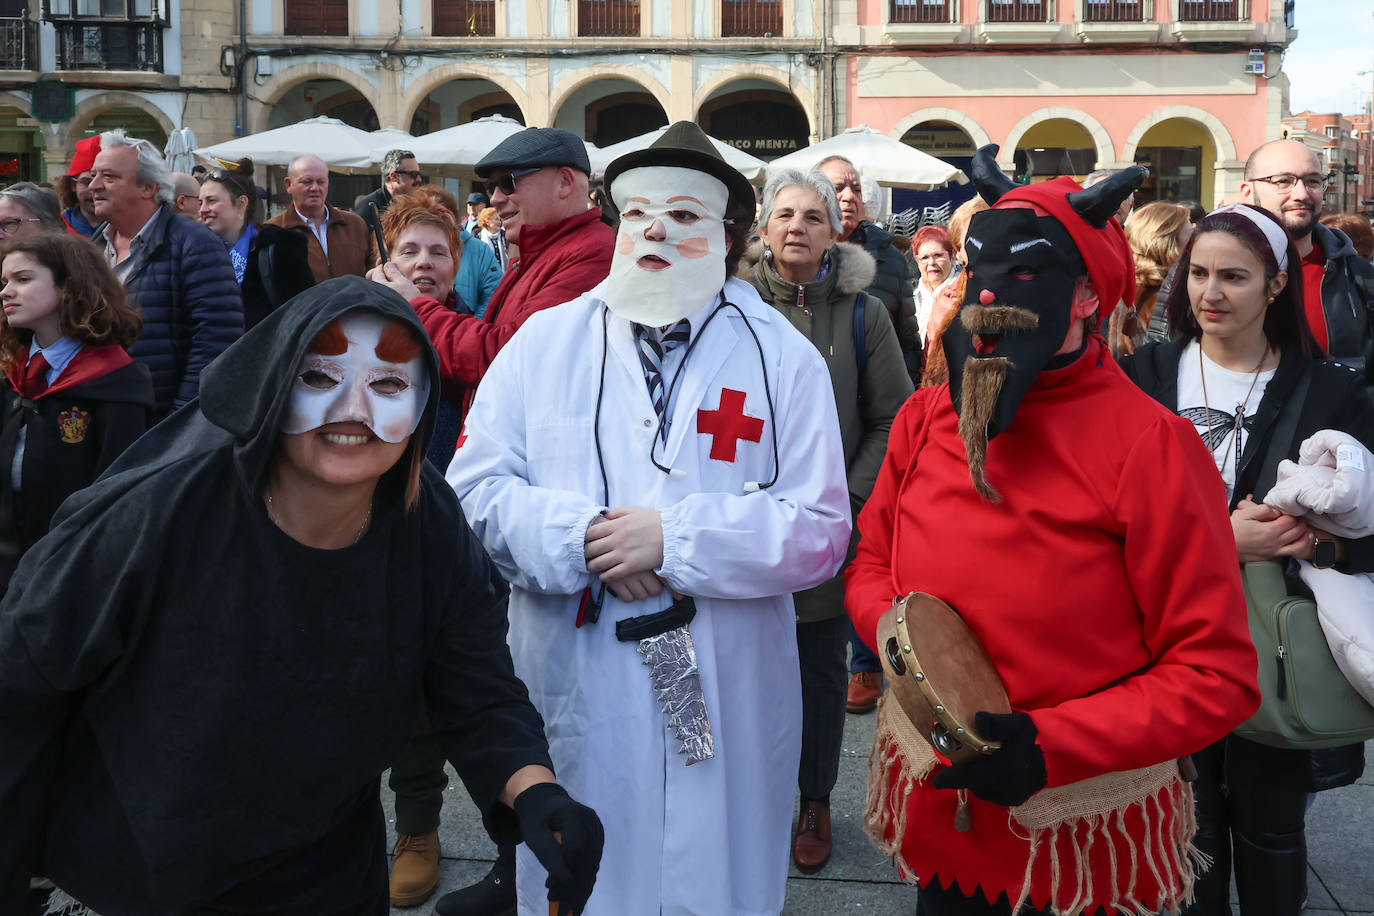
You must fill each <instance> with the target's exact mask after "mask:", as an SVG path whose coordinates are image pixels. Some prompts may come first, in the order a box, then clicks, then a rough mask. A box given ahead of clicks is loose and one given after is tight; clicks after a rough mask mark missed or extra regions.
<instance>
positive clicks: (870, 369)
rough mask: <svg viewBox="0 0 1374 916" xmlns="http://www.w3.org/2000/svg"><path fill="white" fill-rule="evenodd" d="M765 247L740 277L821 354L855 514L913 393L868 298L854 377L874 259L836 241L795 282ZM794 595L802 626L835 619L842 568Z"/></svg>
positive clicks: (755, 250) (749, 256)
mask: <svg viewBox="0 0 1374 916" xmlns="http://www.w3.org/2000/svg"><path fill="white" fill-rule="evenodd" d="M763 251H764V249H763V245H762V243H757V244H755V245H754V246H752V247H751V248H750V249H749V251H748V252H747V253H746V254H745V256H744V258H743V259H742V261H741V263H740V275H741V276H742V277H743V279H745V280H747V281H748V282H749V283H750V284H751V285H752V286H753V287H754V288H755V289H757V290H758V291H759V296H760V297H762V299H763V301H764V302H767V303H768V304H769V305H771V306H773V307H774V308H775V309H777V310H778V311H780V312H782V313H783V314H784V315H786V316H787V320H788V321H790V322H791V323H792V326H793V327H795V328H796V329H797V330H799V331H801V332H802V333H803V334H805V335H806V338H807V339H808V340H810V341H811V342H812V343H813V344H815V345H816V349H818V350H820V352H821V356H822V357H823V358H824V359H825V365H826V368H827V369H829V370H830V382H831V387H832V388H833V390H834V393H835V407H836V408H837V410H838V412H839V417H840V438H841V441H842V443H843V446H844V463H845V471H846V475H847V478H848V482H849V502H850V508H851V510H852V511H853V513H854V515H855V516H856V517H857V516H858V514H859V510H860V509H861V508H863V504H864V500H866V499H868V494H869V493H871V492H872V491H873V483H874V481H875V480H876V479H877V477H878V468H879V466H880V465H882V463H883V453H884V452H885V451H886V450H887V431H888V429H890V428H891V426H892V418H893V417H895V416H896V415H897V411H898V409H900V408H901V406H902V403H903V402H904V401H905V400H906V399H907V397H908V396H910V394H911V390H912V389H911V378H910V376H908V375H907V371H906V364H905V362H904V361H903V359H902V350H901V347H900V346H899V345H898V343H897V335H896V332H894V331H893V329H892V322H891V321H890V320H889V319H888V318H887V312H886V308H885V307H884V306H883V304H882V302H881V300H878V299H875V298H873V297H872V296H871V295H870V296H869V297H868V301H867V304H866V305H865V307H864V316H863V317H864V349H865V350H866V351H867V365H866V367H865V369H864V373H863V376H862V377H860V375H859V363H858V357H857V354H856V352H855V347H854V343H855V341H854V302H855V299H856V298H857V296H858V293H859V292H860V291H862V290H863V289H865V288H866V287H868V286H870V285H871V284H872V283H873V277H874V273H875V270H876V265H875V262H874V260H873V256H872V255H870V254H869V253H868V252H866V251H864V250H863V249H862V248H860V247H859V246H858V245H852V244H850V243H848V242H839V243H837V244H836V245H835V246H834V247H833V248H831V249H830V269H829V270H828V271H827V272H826V274H825V276H823V277H821V278H820V279H819V280H813V281H811V282H810V283H802V284H796V283H789V282H788V281H786V280H784V279H783V278H782V277H780V276H778V274H777V271H775V270H774V269H773V267H772V264H771V263H770V262H769V261H768V260H766V259H765V258H764V256H763ZM852 552H853V545H852V544H851V555H852ZM793 600H794V601H795V603H796V607H797V619H798V620H799V621H801V622H802V623H813V622H815V621H818V620H825V619H827V618H830V617H837V616H839V615H840V614H842V613H844V577H843V573H841V574H840V575H837V576H836V577H835V578H833V579H831V580H829V581H828V582H823V583H822V584H820V585H818V586H816V587H815V588H812V589H809V590H807V591H805V592H799V593H797V594H796V595H794V596H793Z"/></svg>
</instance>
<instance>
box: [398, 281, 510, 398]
mask: <svg viewBox="0 0 1374 916" xmlns="http://www.w3.org/2000/svg"><path fill="white" fill-rule="evenodd" d="M410 304H411V305H412V306H413V307H414V308H415V314H417V315H419V316H420V323H421V324H423V325H424V326H425V331H426V333H428V334H429V339H430V340H431V341H433V342H434V349H435V350H437V351H438V353H439V372H440V374H441V375H442V376H443V379H444V382H445V383H447V384H456V385H465V386H469V387H470V386H473V385H476V384H477V383H478V382H480V381H481V380H482V374H483V373H485V372H486V371H487V367H488V366H490V365H491V361H492V360H493V359H495V358H496V354H497V353H498V352H500V350H501V348H502V347H504V346H505V345H506V341H508V340H510V339H511V335H513V334H514V333H515V332H516V331H517V330H519V328H520V324H519V323H506V322H502V323H500V324H487V323H486V322H485V321H482V320H480V319H478V318H474V317H473V316H472V315H465V314H461V313H459V312H455V311H452V310H450V309H446V308H444V307H443V305H442V304H440V302H439V300H437V299H432V298H430V297H429V296H417V297H416V298H414V299H412V300H410ZM521 320H522V321H523V316H522V318H521Z"/></svg>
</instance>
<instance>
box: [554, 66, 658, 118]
mask: <svg viewBox="0 0 1374 916" xmlns="http://www.w3.org/2000/svg"><path fill="white" fill-rule="evenodd" d="M578 73H579V77H578V79H576V80H571V81H568V82H566V83H563V84H561V85H560V86H559V91H558V94H557V95H555V96H554V97H553V98H551V99H550V100H549V125H550V126H553V125H556V124H557V122H558V119H559V116H560V115H561V114H562V113H563V107H564V106H565V105H566V104H567V103H568V101H569V100H570V99H572V98H573V96H574V95H575V94H576V93H577V92H578V91H579V90H581V89H583V88H585V87H586V86H589V85H591V84H592V83H596V82H599V81H603V80H604V81H620V82H625V83H633V84H634V85H635V86H636V87H637V88H638V89H640V90H642V91H643V92H645V93H647V94H648V95H651V96H653V98H654V100H655V101H657V102H658V105H659V107H660V108H662V109H663V112H664V117H665V118H666V117H667V113H668V112H669V111H671V110H672V97H671V95H670V94H669V92H668V90H667V89H665V88H664V87H663V84H662V83H660V82H659V81H658V80H656V79H654V78H653V77H651V76H649V75H648V74H647V73H645V72H644V71H642V70H637V69H635V68H633V67H621V66H616V65H612V64H596V65H593V66H590V67H586V68H585V69H582V70H579V71H578ZM611 91H614V92H620V91H624V90H623V89H622V88H615V89H612V90H611ZM608 94H609V93H608ZM574 133H576V131H574Z"/></svg>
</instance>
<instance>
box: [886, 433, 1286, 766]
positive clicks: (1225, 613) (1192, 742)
mask: <svg viewBox="0 0 1374 916" xmlns="http://www.w3.org/2000/svg"><path fill="white" fill-rule="evenodd" d="M1112 514H1113V516H1114V517H1115V518H1116V519H1117V520H1118V522H1119V524H1120V531H1121V535H1122V536H1123V538H1124V540H1125V559H1126V568H1127V574H1128V578H1129V580H1130V583H1131V588H1132V590H1133V592H1134V594H1135V597H1136V602H1137V604H1138V606H1139V608H1140V612H1141V635H1140V638H1141V639H1142V640H1143V641H1144V643H1145V648H1146V650H1147V652H1148V653H1149V655H1150V657H1151V659H1152V664H1151V665H1150V666H1149V667H1148V668H1147V669H1146V670H1144V671H1142V672H1141V673H1139V674H1136V675H1134V676H1131V677H1128V678H1126V679H1125V680H1123V681H1121V682H1120V683H1117V684H1115V685H1114V686H1111V687H1108V688H1107V689H1105V690H1101V691H1099V692H1097V693H1095V694H1092V695H1091V696H1086V697H1081V698H1077V699H1073V700H1068V701H1066V702H1064V703H1061V704H1059V705H1058V706H1054V707H1050V708H1045V709H1037V710H1033V711H1031V716H1032V718H1033V719H1034V720H1035V724H1036V727H1037V728H1038V729H1039V732H1040V735H1039V743H1040V747H1041V749H1042V750H1043V751H1044V754H1045V769H1046V772H1047V774H1048V776H1049V784H1050V785H1051V786H1057V785H1064V784H1066V783H1070V782H1075V781H1077V780H1080V779H1085V778H1088V777H1091V776H1097V775H1100V774H1102V773H1106V772H1111V771H1116V770H1123V769H1130V768H1133V767H1141V766H1147V765H1149V764H1152V763H1155V762H1157V761H1159V760H1167V759H1169V758H1171V757H1180V756H1183V755H1185V754H1190V753H1193V752H1195V751H1198V750H1201V749H1202V748H1203V747H1206V746H1207V745H1208V744H1211V743H1212V742H1214V741H1216V740H1218V739H1220V738H1221V737H1222V736H1223V735H1225V734H1226V733H1227V732H1229V731H1231V730H1232V729H1233V728H1235V727H1236V726H1237V725H1239V724H1240V723H1241V722H1243V721H1244V720H1245V719H1247V718H1249V717H1250V716H1251V715H1252V714H1253V713H1254V711H1255V710H1256V709H1257V708H1258V707H1259V690H1258V688H1257V686H1256V682H1255V677H1256V671H1257V668H1256V665H1257V661H1256V656H1255V649H1254V645H1253V644H1252V642H1251V640H1250V631H1249V626H1248V622H1247V617H1246V610H1245V597H1244V594H1243V592H1242V590H1241V583H1240V574H1239V566H1238V564H1237V560H1236V545H1235V539H1234V537H1233V535H1232V533H1231V525H1230V520H1229V517H1228V515H1227V512H1226V494H1225V491H1224V488H1223V485H1222V482H1221V478H1220V476H1219V475H1218V474H1217V472H1216V466H1215V464H1214V463H1213V460H1212V456H1211V455H1210V454H1209V453H1208V452H1207V449H1206V447H1205V446H1204V445H1203V444H1202V440H1201V439H1199V438H1198V436H1197V433H1196V432H1195V431H1194V430H1193V429H1191V428H1190V427H1189V425H1188V424H1187V422H1186V421H1184V420H1181V419H1179V418H1177V417H1164V418H1161V419H1160V420H1159V421H1158V422H1157V423H1156V424H1155V425H1154V426H1153V427H1152V428H1150V429H1147V430H1145V431H1144V432H1143V433H1142V434H1141V436H1140V437H1139V438H1138V439H1137V440H1136V442H1135V444H1134V446H1133V447H1132V448H1131V450H1130V452H1129V454H1128V455H1127V458H1126V463H1125V466H1124V467H1123V468H1122V472H1121V475H1120V477H1119V483H1118V485H1117V488H1116V492H1115V498H1114V502H1113V506H1112ZM866 534H867V531H865V535H866ZM869 632H872V629H871V628H870V630H869Z"/></svg>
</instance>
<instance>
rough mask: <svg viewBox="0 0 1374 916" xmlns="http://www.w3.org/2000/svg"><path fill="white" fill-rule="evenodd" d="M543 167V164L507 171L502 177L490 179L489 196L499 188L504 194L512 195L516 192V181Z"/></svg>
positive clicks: (488, 184)
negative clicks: (516, 170)
mask: <svg viewBox="0 0 1374 916" xmlns="http://www.w3.org/2000/svg"><path fill="white" fill-rule="evenodd" d="M541 168H543V166H542V165H541V166H536V167H535V168H532V169H521V170H520V171H518V172H507V173H506V174H504V175H502V176H501V177H500V178H494V179H490V180H488V181H487V197H491V195H492V194H494V193H496V191H497V190H498V189H499V190H500V191H501V193H502V194H505V195H506V196H507V197H509V196H510V195H512V194H514V193H515V183H516V182H517V181H519V180H520V179H521V178H524V177H526V176H527V175H533V174H534V173H535V172H537V171H539V170H540V169H541Z"/></svg>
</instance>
